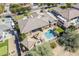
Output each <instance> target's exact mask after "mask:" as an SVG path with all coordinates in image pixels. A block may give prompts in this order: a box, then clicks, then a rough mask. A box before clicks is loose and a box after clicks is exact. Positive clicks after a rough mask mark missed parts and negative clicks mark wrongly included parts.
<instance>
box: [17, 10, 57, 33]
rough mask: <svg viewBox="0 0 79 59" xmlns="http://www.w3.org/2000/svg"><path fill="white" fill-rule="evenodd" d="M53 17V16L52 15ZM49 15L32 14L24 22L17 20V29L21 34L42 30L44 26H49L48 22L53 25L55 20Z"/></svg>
mask: <svg viewBox="0 0 79 59" xmlns="http://www.w3.org/2000/svg"><path fill="white" fill-rule="evenodd" d="M52 16H53V15H52ZM53 17H54V16H53ZM53 17H51V16H50V15H48V14H47V13H46V12H45V13H39V11H38V13H37V12H34V13H33V14H32V16H30V17H29V18H27V19H25V20H18V24H19V28H20V31H21V33H28V32H31V31H32V30H35V29H38V28H42V27H44V26H47V25H49V21H50V22H51V23H54V22H55V20H56V19H54V18H53Z"/></svg>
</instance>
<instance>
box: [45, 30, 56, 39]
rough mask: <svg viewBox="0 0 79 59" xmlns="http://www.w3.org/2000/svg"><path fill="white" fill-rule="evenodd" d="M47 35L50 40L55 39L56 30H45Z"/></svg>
mask: <svg viewBox="0 0 79 59" xmlns="http://www.w3.org/2000/svg"><path fill="white" fill-rule="evenodd" d="M45 37H46V38H47V39H49V40H51V39H53V38H54V37H55V33H54V31H53V30H51V29H49V30H48V31H47V32H45Z"/></svg>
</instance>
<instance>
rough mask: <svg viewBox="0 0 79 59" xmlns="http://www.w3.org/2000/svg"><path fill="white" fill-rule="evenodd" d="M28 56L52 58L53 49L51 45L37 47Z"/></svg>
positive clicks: (45, 44)
mask: <svg viewBox="0 0 79 59" xmlns="http://www.w3.org/2000/svg"><path fill="white" fill-rule="evenodd" d="M27 55H28V56H51V55H53V53H52V49H51V47H50V44H49V43H44V44H43V45H39V46H36V47H35V48H33V49H32V50H30V51H29V52H28V53H27Z"/></svg>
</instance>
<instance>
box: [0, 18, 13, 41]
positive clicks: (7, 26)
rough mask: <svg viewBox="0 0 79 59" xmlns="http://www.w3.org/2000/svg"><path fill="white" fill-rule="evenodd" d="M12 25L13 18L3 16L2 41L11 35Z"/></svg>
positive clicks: (0, 26)
mask: <svg viewBox="0 0 79 59" xmlns="http://www.w3.org/2000/svg"><path fill="white" fill-rule="evenodd" d="M12 26H14V23H13V21H12V20H11V18H1V19H0V41H2V40H5V39H7V38H9V37H10V35H11V34H10V33H9V31H10V30H13V29H12V28H13V27H12Z"/></svg>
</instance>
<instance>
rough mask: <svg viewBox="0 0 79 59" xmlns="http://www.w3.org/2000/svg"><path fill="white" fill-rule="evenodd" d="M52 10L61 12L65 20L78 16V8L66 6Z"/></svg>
mask: <svg viewBox="0 0 79 59" xmlns="http://www.w3.org/2000/svg"><path fill="white" fill-rule="evenodd" d="M54 10H56V11H57V12H58V13H59V14H61V15H62V16H63V17H64V18H66V19H67V21H69V20H70V19H72V18H75V17H77V16H79V10H77V9H74V8H67V9H61V8H54Z"/></svg>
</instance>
